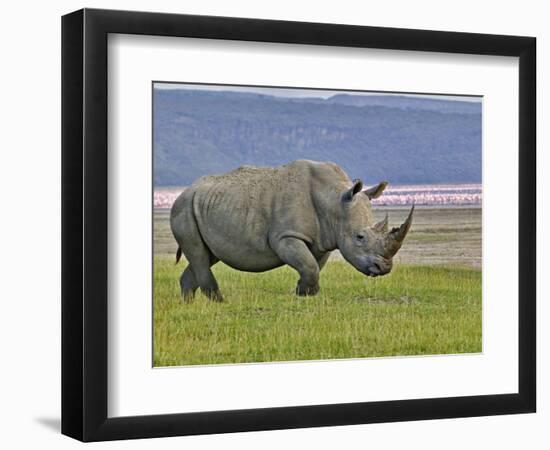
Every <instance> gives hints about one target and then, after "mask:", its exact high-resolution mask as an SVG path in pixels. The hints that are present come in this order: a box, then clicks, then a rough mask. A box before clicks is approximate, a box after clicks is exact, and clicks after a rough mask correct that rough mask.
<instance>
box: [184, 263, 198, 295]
mask: <svg viewBox="0 0 550 450" xmlns="http://www.w3.org/2000/svg"><path fill="white" fill-rule="evenodd" d="M180 286H181V295H182V296H183V300H184V301H186V302H190V301H191V300H193V297H195V291H196V290H197V288H198V287H199V283H198V281H197V279H196V278H195V274H194V273H193V269H192V268H191V265H188V266H187V267H186V268H185V270H184V271H183V273H182V274H181V277H180Z"/></svg>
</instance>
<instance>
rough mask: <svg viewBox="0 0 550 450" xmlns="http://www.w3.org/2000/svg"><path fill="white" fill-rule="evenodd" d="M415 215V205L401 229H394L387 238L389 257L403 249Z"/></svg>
mask: <svg viewBox="0 0 550 450" xmlns="http://www.w3.org/2000/svg"><path fill="white" fill-rule="evenodd" d="M413 213H414V205H413V206H412V208H411V211H410V212H409V215H408V216H407V219H406V220H405V222H403V223H402V224H401V226H400V227H396V228H392V230H391V231H390V232H389V233H388V235H387V237H386V246H387V254H388V255H389V256H393V255H395V254H396V253H397V250H399V249H400V248H401V245H402V244H403V241H404V240H405V236H407V233H408V232H409V230H410V229H411V225H412V219H413Z"/></svg>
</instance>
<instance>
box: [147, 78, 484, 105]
mask: <svg viewBox="0 0 550 450" xmlns="http://www.w3.org/2000/svg"><path fill="white" fill-rule="evenodd" d="M154 87H155V89H188V90H200V91H233V92H249V93H255V94H265V95H273V96H276V97H317V98H328V97H332V96H333V95H335V94H349V95H396V96H407V97H419V98H431V99H436V100H455V101H462V102H476V103H480V102H481V100H482V97H472V96H467V95H460V96H458V95H435V94H409V93H400V92H381V91H373V92H365V91H332V90H328V89H285V88H267V87H266V88H264V87H246V86H227V85H208V84H185V83H155V84H154Z"/></svg>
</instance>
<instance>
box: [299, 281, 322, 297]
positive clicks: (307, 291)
mask: <svg viewBox="0 0 550 450" xmlns="http://www.w3.org/2000/svg"><path fill="white" fill-rule="evenodd" d="M317 292H319V285H318V284H314V285H311V286H303V285H301V284H300V283H298V286H296V294H297V295H301V296H305V295H316V294H317Z"/></svg>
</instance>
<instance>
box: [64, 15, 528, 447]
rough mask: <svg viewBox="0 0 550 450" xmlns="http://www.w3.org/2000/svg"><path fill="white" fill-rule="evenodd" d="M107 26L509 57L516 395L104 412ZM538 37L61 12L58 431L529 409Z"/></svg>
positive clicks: (222, 427) (105, 432)
mask: <svg viewBox="0 0 550 450" xmlns="http://www.w3.org/2000/svg"><path fill="white" fill-rule="evenodd" d="M109 33H123V34H137V35H151V36H178V37H192V38H208V39H224V40H239V41H259V42H278V43H290V44H310V45H326V46H336V47H368V48H377V49H394V50H414V51H429V52H447V53H465V54H478V55H502V56H516V57H519V105H518V108H519V142H518V152H519V168H518V170H519V261H518V262H519V264H518V267H519V291H518V293H517V295H518V302H519V321H518V327H519V386H518V392H517V393H505V394H499V395H480V396H470V397H449V398H430V399H415V400H401V401H377V402H366V403H346V404H336V405H311V406H295V407H294V406H289V407H277V408H262V409H247V410H234V411H211V412H197V413H182V414H167V415H145V416H134V417H117V418H108V417H107V394H108V382H107V364H108V363H107V317H108V313H107V267H108V258H107V194H108V185H107V98H108V97H107V96H108V92H107V36H108V34H109ZM535 91H536V39H535V38H533V37H518V36H503V35H488V34H472V33H458V32H439V31H423V30H409V29H395V28H378V27H364V26H349V25H333V24H320V23H300V22H285V21H272V20H257V19H243V18H227V17H208V16H191V15H174V14H157V13H145V12H129V11H109V10H94V9H83V10H80V11H76V12H73V13H71V14H68V15H66V16H63V18H62V433H63V434H66V435H68V436H71V437H73V438H76V439H79V440H82V441H103V440H113V439H131V438H148V437H161V436H179V435H192V434H212V433H229V432H239V431H255V430H274V429H283V428H299V427H320V426H330V425H350V424H364V423H377V422H397V421H407V420H425V419H438V418H454V417H468V416H487V415H497V414H514V413H529V412H535V407H536V339H535V336H536V320H535V318H536V310H535V308H536V253H535V252H536V155H535V147H536V141H535V139H536V104H535Z"/></svg>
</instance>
